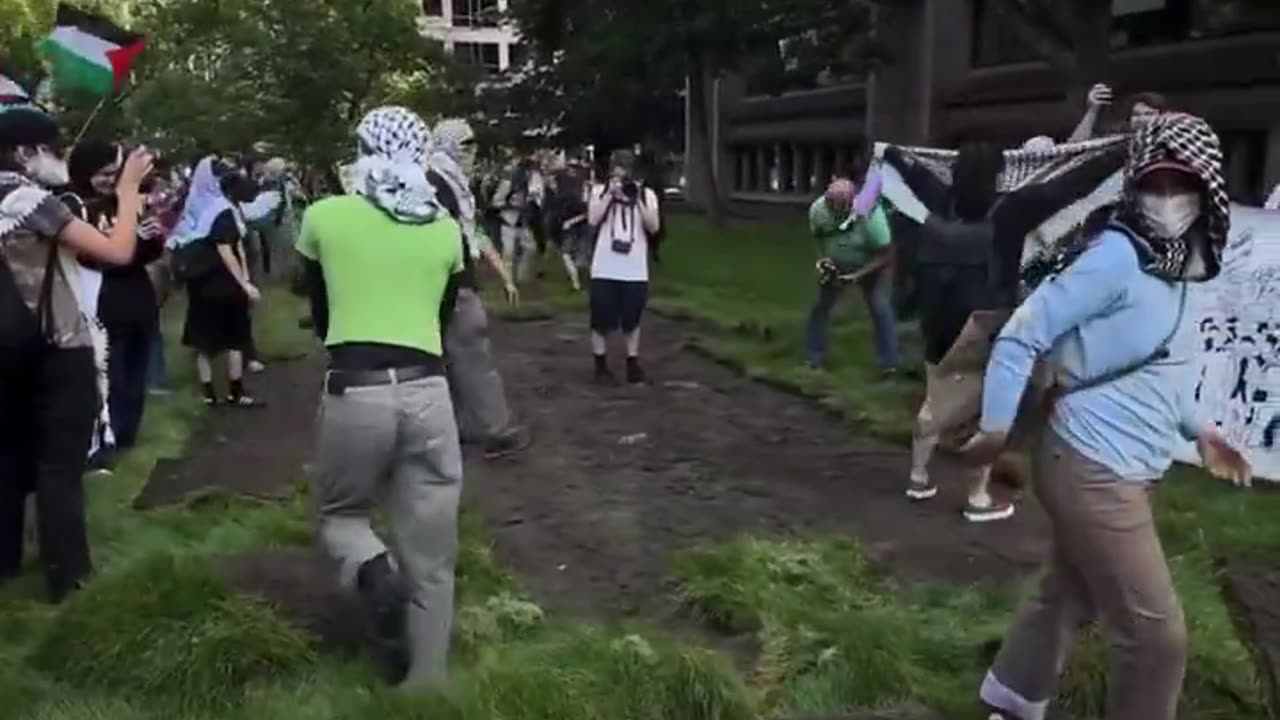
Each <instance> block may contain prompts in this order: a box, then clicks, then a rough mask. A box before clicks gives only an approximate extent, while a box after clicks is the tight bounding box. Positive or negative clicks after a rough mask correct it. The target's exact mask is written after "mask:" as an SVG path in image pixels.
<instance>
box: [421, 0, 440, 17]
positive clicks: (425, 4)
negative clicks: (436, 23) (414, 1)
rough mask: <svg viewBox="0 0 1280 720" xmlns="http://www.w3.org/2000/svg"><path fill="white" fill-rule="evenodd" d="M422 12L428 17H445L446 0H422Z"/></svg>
mask: <svg viewBox="0 0 1280 720" xmlns="http://www.w3.org/2000/svg"><path fill="white" fill-rule="evenodd" d="M422 14H423V15H426V16H427V17H444V0H422Z"/></svg>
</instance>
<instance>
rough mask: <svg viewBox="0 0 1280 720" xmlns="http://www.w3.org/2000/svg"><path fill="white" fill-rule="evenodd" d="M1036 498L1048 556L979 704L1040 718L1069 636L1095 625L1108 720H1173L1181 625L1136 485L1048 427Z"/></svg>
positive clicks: (1181, 663) (1144, 496)
mask: <svg viewBox="0 0 1280 720" xmlns="http://www.w3.org/2000/svg"><path fill="white" fill-rule="evenodd" d="M1034 474H1035V484H1036V492H1037V495H1038V496H1039V498H1040V501H1041V504H1042V505H1043V506H1044V509H1045V512H1046V513H1047V514H1048V516H1049V519H1050V521H1051V523H1052V532H1053V554H1052V556H1051V557H1050V559H1049V561H1048V568H1047V572H1046V573H1045V576H1044V578H1043V580H1042V581H1041V583H1040V588H1039V590H1038V591H1037V592H1036V594H1035V596H1034V597H1033V598H1032V599H1031V600H1030V601H1029V602H1028V603H1027V604H1026V606H1025V607H1023V609H1022V611H1021V613H1020V614H1019V615H1018V618H1017V619H1016V620H1015V621H1014V623H1013V627H1012V628H1010V630H1009V634H1008V636H1007V637H1006V638H1005V642H1004V647H1003V648H1001V650H1000V654H999V656H998V657H997V658H996V661H995V664H994V665H993V667H992V669H991V672H990V673H989V674H988V675H987V679H986V681H985V682H984V683H983V686H982V699H983V700H984V701H985V702H987V703H988V704H990V705H992V706H995V707H997V708H1000V709H1002V710H1005V711H1006V712H1009V713H1013V714H1014V715H1015V716H1016V717H1019V718H1021V719H1022V720H1042V718H1044V717H1045V714H1046V712H1047V710H1048V706H1049V701H1050V699H1051V698H1053V696H1054V694H1055V691H1056V689H1057V681H1058V676H1059V675H1060V673H1061V672H1062V668H1063V665H1064V663H1065V661H1066V658H1067V654H1068V651H1069V650H1070V647H1071V642H1072V639H1073V638H1074V636H1075V633H1076V631H1077V629H1078V628H1079V627H1080V626H1082V625H1083V624H1084V623H1086V622H1089V621H1091V620H1097V621H1099V622H1100V623H1101V624H1102V628H1103V630H1104V631H1105V633H1106V636H1107V639H1108V641H1109V644H1110V658H1109V660H1110V662H1109V668H1108V672H1107V715H1106V717H1107V719H1108V720H1174V718H1175V716H1176V714H1177V706H1178V696H1179V694H1180V692H1181V689H1182V677H1183V672H1184V671H1185V669H1186V658H1187V655H1186V652H1187V649H1186V645H1187V638H1186V628H1185V626H1184V624H1183V616H1182V607H1181V605H1180V604H1179V603H1178V598H1177V595H1176V594H1175V592H1174V588H1173V580H1172V578H1171V577H1170V574H1169V567H1168V564H1167V563H1166V562H1165V557H1164V551H1163V549H1162V548H1161V546H1160V538H1159V537H1158V536H1157V535H1156V528H1155V523H1154V521H1153V518H1152V513H1151V501H1150V492H1149V489H1148V486H1147V485H1145V484H1143V483H1134V482H1123V481H1121V480H1120V479H1119V478H1118V477H1117V476H1116V475H1115V473H1113V472H1111V471H1110V470H1108V469H1107V468H1106V467H1104V466H1102V465H1100V464H1098V463H1096V462H1093V461H1092V460H1089V459H1088V458H1086V457H1084V456H1083V455H1081V454H1080V453H1079V452H1078V451H1076V450H1075V449H1074V448H1072V447H1071V446H1070V445H1069V444H1068V443H1067V442H1066V441H1065V440H1063V439H1062V438H1061V437H1059V436H1058V435H1057V433H1055V432H1053V431H1052V430H1046V431H1045V433H1044V435H1043V437H1042V438H1041V442H1040V446H1039V448H1038V450H1037V453H1036V459H1035V466H1034Z"/></svg>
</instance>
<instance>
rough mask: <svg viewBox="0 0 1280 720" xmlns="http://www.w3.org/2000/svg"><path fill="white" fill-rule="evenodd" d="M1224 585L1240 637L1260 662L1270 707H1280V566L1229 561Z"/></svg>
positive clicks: (1246, 561)
mask: <svg viewBox="0 0 1280 720" xmlns="http://www.w3.org/2000/svg"><path fill="white" fill-rule="evenodd" d="M1222 579H1223V586H1224V590H1225V593H1226V597H1227V601H1228V604H1229V605H1230V607H1231V609H1232V615H1233V617H1234V619H1235V621H1236V624H1237V626H1238V628H1239V630H1240V637H1241V638H1242V639H1243V640H1244V641H1245V643H1246V644H1248V645H1249V649H1250V650H1251V651H1252V652H1253V654H1254V657H1255V659H1256V660H1257V662H1258V668H1259V670H1260V672H1261V675H1262V685H1263V688H1264V690H1265V691H1266V692H1267V697H1268V700H1269V701H1270V703H1269V704H1270V706H1271V707H1278V706H1280V567H1277V566H1276V565H1275V563H1267V564H1264V563H1262V562H1259V561H1256V560H1253V561H1248V560H1234V559H1233V560H1228V561H1226V562H1225V569H1224V572H1223V574H1222Z"/></svg>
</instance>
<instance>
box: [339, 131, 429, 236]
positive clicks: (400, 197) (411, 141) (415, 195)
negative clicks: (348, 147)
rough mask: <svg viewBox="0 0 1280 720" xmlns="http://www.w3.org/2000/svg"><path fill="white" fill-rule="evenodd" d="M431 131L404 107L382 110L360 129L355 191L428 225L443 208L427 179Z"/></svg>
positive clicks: (408, 219) (401, 219)
mask: <svg viewBox="0 0 1280 720" xmlns="http://www.w3.org/2000/svg"><path fill="white" fill-rule="evenodd" d="M429 136H430V132H429V130H428V129H427V124H426V123H425V122H423V121H422V118H420V117H418V116H417V114H415V113H413V112H412V111H410V110H406V109H405V108H402V107H383V108H378V109H377V110H374V111H372V112H370V113H369V114H368V115H365V117H364V120H361V121H360V125H359V127H357V128H356V138H357V140H358V141H359V145H360V147H359V157H358V158H357V160H356V163H355V167H354V168H353V177H352V185H353V187H352V189H353V190H355V192H356V193H357V194H359V195H361V196H363V197H365V198H367V199H368V200H369V201H370V202H372V203H373V204H375V205H377V206H378V207H379V208H381V209H382V210H383V211H384V212H386V213H387V214H388V215H390V216H391V217H393V218H395V219H396V220H397V221H399V222H403V223H415V224H420V223H429V222H432V221H434V220H435V219H436V216H437V215H438V214H439V212H440V206H439V205H438V204H437V203H436V193H435V189H434V188H433V187H432V186H431V183H430V182H428V181H427V173H426V171H425V169H424V168H423V163H424V162H425V161H426V159H427V148H428V140H429Z"/></svg>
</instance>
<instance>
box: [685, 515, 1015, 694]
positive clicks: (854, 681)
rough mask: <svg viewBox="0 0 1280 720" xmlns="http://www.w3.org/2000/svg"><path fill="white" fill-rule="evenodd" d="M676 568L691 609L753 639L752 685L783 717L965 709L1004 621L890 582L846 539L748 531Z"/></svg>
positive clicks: (975, 606)
mask: <svg viewBox="0 0 1280 720" xmlns="http://www.w3.org/2000/svg"><path fill="white" fill-rule="evenodd" d="M677 574H678V576H679V577H680V579H681V583H682V592H683V596H684V599H685V602H686V603H687V604H689V605H690V606H691V607H692V608H694V609H695V610H696V611H698V612H700V613H702V614H703V615H704V616H705V617H707V618H708V619H709V620H710V621H712V622H713V623H714V624H716V625H717V626H719V627H721V628H722V629H725V630H730V631H738V632H752V633H754V634H755V635H756V637H757V639H758V640H759V643H760V647H761V652H760V655H759V657H758V659H757V661H756V666H755V669H754V671H753V675H752V683H751V685H752V689H753V691H754V692H755V693H756V695H757V697H758V698H759V699H760V703H761V706H762V707H763V708H765V709H766V710H768V711H770V712H771V713H776V714H778V715H780V716H787V715H791V714H801V713H834V712H846V711H851V710H855V709H859V708H872V707H880V706H884V705H886V704H897V703H899V702H902V701H907V700H913V699H914V700H920V701H924V702H929V703H930V704H931V705H933V706H935V707H937V708H938V709H940V710H941V709H945V708H948V707H955V706H957V705H958V707H961V708H963V707H969V706H971V705H972V703H971V699H972V697H973V695H972V693H973V688H974V687H976V685H974V683H976V682H977V678H978V677H980V675H979V674H978V673H979V668H980V655H981V653H980V647H981V646H982V644H983V643H985V642H987V641H989V640H990V639H991V638H992V636H993V633H995V632H997V631H996V628H997V627H998V622H999V619H1000V618H1001V616H1002V613H1001V612H1000V607H999V605H998V603H996V602H995V601H994V600H992V599H988V598H981V597H979V596H977V595H976V594H973V593H969V592H964V591H958V590H949V591H948V592H945V593H944V592H940V591H936V590H935V591H933V592H925V591H923V590H921V591H916V592H914V593H911V592H908V591H905V590H903V589H901V588H898V587H896V586H895V585H894V584H893V583H891V582H890V581H889V580H887V579H885V578H883V577H882V576H880V575H879V574H878V573H877V572H875V570H874V569H873V568H872V566H871V564H870V562H869V561H868V560H867V558H866V556H865V554H864V553H863V552H862V550H861V549H860V548H859V547H858V545H857V544H856V543H855V542H853V541H851V540H848V539H824V540H816V541H766V540H761V539H755V538H744V539H741V540H738V541H735V542H732V543H729V544H726V545H723V546H719V547H713V548H701V549H695V550H691V551H687V552H685V553H684V554H682V555H681V556H680V557H679V558H678V559H677ZM961 618H963V621H961ZM997 637H998V635H997ZM960 699H963V701H964V702H960V703H957V701H958V700H960Z"/></svg>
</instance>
